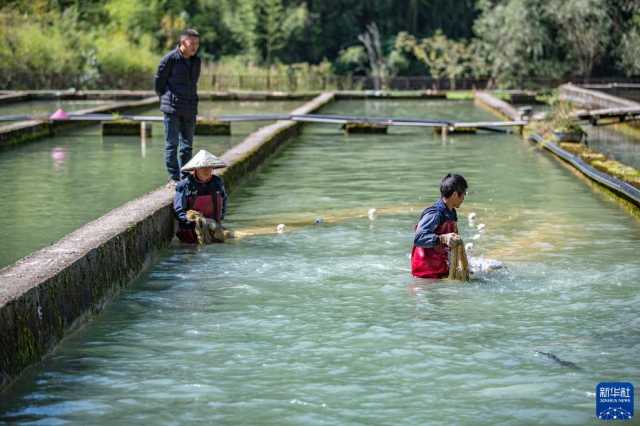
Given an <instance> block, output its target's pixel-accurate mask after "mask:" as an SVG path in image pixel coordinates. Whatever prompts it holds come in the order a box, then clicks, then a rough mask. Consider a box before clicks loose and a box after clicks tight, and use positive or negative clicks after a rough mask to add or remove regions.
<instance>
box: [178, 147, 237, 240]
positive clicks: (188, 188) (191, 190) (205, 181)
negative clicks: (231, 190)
mask: <svg viewBox="0 0 640 426" xmlns="http://www.w3.org/2000/svg"><path fill="white" fill-rule="evenodd" d="M224 167H227V165H226V164H225V162H224V161H222V160H221V159H219V158H218V157H216V156H215V155H213V154H211V153H210V152H208V151H205V150H204V149H203V150H200V151H199V152H198V153H197V154H196V155H195V156H194V157H193V158H192V159H191V161H189V162H188V163H187V164H185V165H184V167H182V171H183V172H185V173H187V176H186V177H185V178H184V179H182V180H181V181H180V182H178V184H177V185H176V194H175V198H174V200H173V210H174V212H175V215H176V218H177V219H178V231H177V232H176V236H177V237H178V239H179V240H180V241H182V242H183V243H188V244H196V243H197V242H198V238H197V235H196V231H195V228H196V226H195V224H194V223H193V222H191V221H190V220H189V219H188V218H187V211H189V210H196V211H197V212H198V213H200V214H202V216H204V217H205V218H207V219H212V220H214V221H215V222H216V225H217V226H219V227H222V219H224V215H225V213H226V210H227V192H226V191H225V189H224V182H223V180H222V178H221V177H220V176H217V175H215V174H214V173H213V170H214V169H220V168H224Z"/></svg>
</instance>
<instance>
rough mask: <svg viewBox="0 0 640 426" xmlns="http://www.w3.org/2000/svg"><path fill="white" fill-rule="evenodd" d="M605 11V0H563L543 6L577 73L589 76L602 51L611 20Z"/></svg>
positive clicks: (607, 8)
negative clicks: (553, 21) (552, 21)
mask: <svg viewBox="0 0 640 426" xmlns="http://www.w3.org/2000/svg"><path fill="white" fill-rule="evenodd" d="M608 11H609V7H608V4H607V1H606V0H563V1H562V2H561V3H559V4H553V6H547V12H548V14H549V15H550V16H551V17H553V18H554V20H555V21H556V22H555V24H556V26H557V28H558V30H559V31H558V34H559V36H560V37H559V38H560V39H561V40H562V41H563V42H564V44H565V46H566V49H567V53H568V55H567V56H568V59H569V61H570V62H569V63H570V64H575V67H576V71H577V74H578V75H581V76H583V77H589V76H591V70H592V69H593V67H594V65H595V64H596V63H597V62H598V61H599V60H600V58H601V57H602V56H603V54H604V53H605V52H606V49H607V46H608V45H609V41H610V40H611V31H610V29H611V24H612V22H611V18H610V17H609V14H608Z"/></svg>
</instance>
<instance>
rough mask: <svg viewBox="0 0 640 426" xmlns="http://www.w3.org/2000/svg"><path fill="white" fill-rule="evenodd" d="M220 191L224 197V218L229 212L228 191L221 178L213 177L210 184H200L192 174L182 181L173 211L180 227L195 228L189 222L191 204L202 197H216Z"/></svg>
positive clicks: (177, 189)
mask: <svg viewBox="0 0 640 426" xmlns="http://www.w3.org/2000/svg"><path fill="white" fill-rule="evenodd" d="M217 191H220V195H221V196H222V217H221V219H224V215H225V213H226V212H227V191H226V190H225V189H224V182H223V180H222V178H221V177H220V176H216V175H214V176H213V179H211V180H210V181H209V182H204V183H203V182H200V181H199V180H197V179H196V178H195V177H194V176H193V175H192V174H189V175H188V176H187V177H186V178H184V179H182V180H181V181H180V182H178V184H177V185H176V195H175V198H174V199H173V210H174V212H175V214H176V218H177V219H178V222H179V225H180V226H181V227H185V228H191V227H193V224H192V223H191V222H188V221H187V210H189V204H190V202H192V200H194V199H195V197H197V196H200V195H215V193H216V192H217Z"/></svg>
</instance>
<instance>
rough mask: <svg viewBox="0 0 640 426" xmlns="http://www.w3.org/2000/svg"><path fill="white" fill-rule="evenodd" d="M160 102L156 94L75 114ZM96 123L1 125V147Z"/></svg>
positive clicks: (138, 107) (132, 109)
mask: <svg viewBox="0 0 640 426" xmlns="http://www.w3.org/2000/svg"><path fill="white" fill-rule="evenodd" d="M157 104H158V98H157V97H156V96H154V97H149V98H146V99H142V100H137V101H126V102H114V103H112V104H108V105H100V106H98V107H94V108H89V109H84V110H80V111H75V112H74V114H111V113H122V112H125V111H126V112H135V111H139V110H146V109H149V108H151V107H153V106H155V105H157ZM92 124H95V123H94V122H91V121H50V120H32V121H24V122H20V123H14V124H9V125H7V126H2V127H0V149H3V148H9V147H12V146H15V145H19V144H22V143H25V142H30V141H33V140H36V139H40V138H43V137H46V136H52V135H55V134H56V132H59V131H62V130H69V129H72V128H78V127H83V126H88V125H92Z"/></svg>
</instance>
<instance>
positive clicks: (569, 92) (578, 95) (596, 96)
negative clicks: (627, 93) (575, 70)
mask: <svg viewBox="0 0 640 426" xmlns="http://www.w3.org/2000/svg"><path fill="white" fill-rule="evenodd" d="M559 90H560V99H561V100H564V101H568V102H571V103H574V104H576V105H578V106H580V107H583V108H587V109H603V108H637V107H640V103H638V102H634V101H632V100H629V99H624V98H619V97H617V96H613V95H609V94H607V93H603V92H600V91H597V90H591V89H585V88H582V87H579V86H576V85H574V84H571V83H569V84H563V85H562V86H560V88H559Z"/></svg>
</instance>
